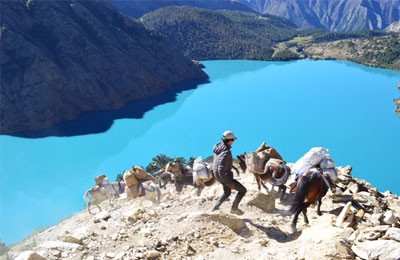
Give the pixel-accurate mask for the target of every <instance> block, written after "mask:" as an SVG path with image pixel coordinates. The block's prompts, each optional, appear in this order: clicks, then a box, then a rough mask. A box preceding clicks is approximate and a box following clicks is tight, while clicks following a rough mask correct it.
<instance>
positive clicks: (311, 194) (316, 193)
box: [289, 169, 329, 232]
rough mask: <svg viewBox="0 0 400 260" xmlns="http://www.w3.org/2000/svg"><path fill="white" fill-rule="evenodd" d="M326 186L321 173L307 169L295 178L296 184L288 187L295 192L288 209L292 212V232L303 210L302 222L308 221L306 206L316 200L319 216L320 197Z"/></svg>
mask: <svg viewBox="0 0 400 260" xmlns="http://www.w3.org/2000/svg"><path fill="white" fill-rule="evenodd" d="M328 188H329V186H328V185H326V184H325V181H324V179H323V176H322V174H321V173H320V172H319V171H313V169H310V170H308V171H307V172H306V173H304V174H302V175H301V176H300V177H299V178H298V179H297V182H296V185H295V186H293V187H292V188H291V189H290V192H295V195H294V199H293V203H292V205H291V207H290V209H289V212H290V213H291V214H294V216H293V219H292V224H291V227H292V230H293V232H295V231H296V224H297V219H298V217H299V214H300V212H303V215H304V222H306V223H307V224H308V223H309V221H308V217H307V208H308V207H309V206H310V205H311V204H313V203H315V202H318V206H317V214H318V216H321V203H322V198H323V197H324V196H325V195H326V193H327V191H328Z"/></svg>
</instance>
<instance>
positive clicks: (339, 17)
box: [239, 0, 400, 31]
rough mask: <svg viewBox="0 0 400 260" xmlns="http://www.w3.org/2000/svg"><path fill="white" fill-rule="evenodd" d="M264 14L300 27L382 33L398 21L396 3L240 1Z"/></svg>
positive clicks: (399, 10)
mask: <svg viewBox="0 0 400 260" xmlns="http://www.w3.org/2000/svg"><path fill="white" fill-rule="evenodd" d="M239 2H241V3H244V4H247V5H248V6H250V7H251V8H253V9H254V10H256V11H258V12H259V13H263V14H272V15H277V16H281V17H285V18H287V19H289V20H290V21H292V22H293V23H294V24H296V25H297V26H299V27H301V28H325V29H328V30H330V31H355V30H361V29H375V30H383V29H384V28H385V27H387V26H388V25H389V24H391V23H393V22H396V21H398V20H400V1H399V0H368V1H364V0H350V1H349V0H330V1H325V0H317V1H315V0H305V1H297V0H288V1H280V0H239Z"/></svg>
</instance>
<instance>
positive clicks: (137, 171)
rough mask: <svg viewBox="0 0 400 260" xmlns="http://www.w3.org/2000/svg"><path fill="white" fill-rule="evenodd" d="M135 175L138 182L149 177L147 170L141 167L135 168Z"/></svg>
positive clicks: (133, 170)
mask: <svg viewBox="0 0 400 260" xmlns="http://www.w3.org/2000/svg"><path fill="white" fill-rule="evenodd" d="M132 172H133V174H134V175H135V177H136V179H138V180H144V179H146V176H147V172H146V171H145V170H143V169H142V168H141V167H139V166H135V167H134V168H133V169H132Z"/></svg>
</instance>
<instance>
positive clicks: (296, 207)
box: [289, 176, 311, 214]
mask: <svg viewBox="0 0 400 260" xmlns="http://www.w3.org/2000/svg"><path fill="white" fill-rule="evenodd" d="M310 181H311V178H310V177H309V176H302V177H301V179H300V182H299V183H298V184H297V190H296V193H295V194H294V199H293V202H292V206H291V207H290V209H289V212H290V214H295V213H297V212H300V211H302V210H303V209H304V207H305V203H304V199H305V198H306V195H307V192H308V187H309V185H310Z"/></svg>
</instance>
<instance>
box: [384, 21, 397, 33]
mask: <svg viewBox="0 0 400 260" xmlns="http://www.w3.org/2000/svg"><path fill="white" fill-rule="evenodd" d="M385 31H386V32H397V33H400V21H397V22H394V23H392V24H390V25H389V26H388V27H386V28H385Z"/></svg>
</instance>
